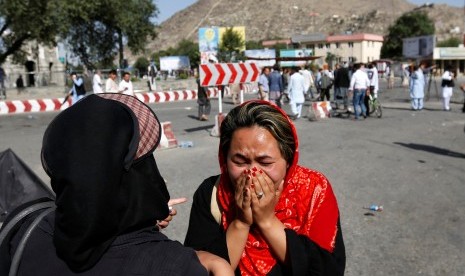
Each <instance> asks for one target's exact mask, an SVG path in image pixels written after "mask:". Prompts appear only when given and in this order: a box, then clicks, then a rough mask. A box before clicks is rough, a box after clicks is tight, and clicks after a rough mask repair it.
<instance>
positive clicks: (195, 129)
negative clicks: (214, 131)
mask: <svg viewBox="0 0 465 276" xmlns="http://www.w3.org/2000/svg"><path fill="white" fill-rule="evenodd" d="M214 126H215V125H207V126H201V127H193V128H186V129H185V130H184V131H185V132H194V131H199V130H209V129H211V128H213V127H214Z"/></svg>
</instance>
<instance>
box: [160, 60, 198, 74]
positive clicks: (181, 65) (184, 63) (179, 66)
mask: <svg viewBox="0 0 465 276" xmlns="http://www.w3.org/2000/svg"><path fill="white" fill-rule="evenodd" d="M190 68H191V65H190V61H189V57H188V56H169V57H160V70H161V71H172V70H190Z"/></svg>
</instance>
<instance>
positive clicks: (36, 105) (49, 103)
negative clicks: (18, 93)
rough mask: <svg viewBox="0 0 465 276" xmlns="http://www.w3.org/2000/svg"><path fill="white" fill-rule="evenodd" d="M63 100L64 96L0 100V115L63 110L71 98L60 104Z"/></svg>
mask: <svg viewBox="0 0 465 276" xmlns="http://www.w3.org/2000/svg"><path fill="white" fill-rule="evenodd" d="M63 100H64V98H57V99H41V100H23V101H20V100H13V101H0V115H5V114H12V113H28V112H46V111H58V110H64V109H66V108H67V107H69V105H70V104H71V99H69V100H67V101H66V102H65V103H64V104H62V102H63Z"/></svg>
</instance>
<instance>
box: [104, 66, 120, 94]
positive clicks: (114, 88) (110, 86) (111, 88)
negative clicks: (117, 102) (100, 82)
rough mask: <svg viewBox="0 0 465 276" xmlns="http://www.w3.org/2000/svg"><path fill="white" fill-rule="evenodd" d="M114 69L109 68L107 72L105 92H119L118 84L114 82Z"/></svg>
mask: <svg viewBox="0 0 465 276" xmlns="http://www.w3.org/2000/svg"><path fill="white" fill-rule="evenodd" d="M115 80H116V70H111V71H110V73H109V74H108V79H107V81H106V83H105V92H106V93H120V91H119V88H118V84H117V83H116V81H115Z"/></svg>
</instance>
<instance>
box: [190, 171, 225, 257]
mask: <svg viewBox="0 0 465 276" xmlns="http://www.w3.org/2000/svg"><path fill="white" fill-rule="evenodd" d="M217 179H218V176H212V177H210V178H207V179H205V180H204V182H203V183H202V184H201V185H200V187H199V188H198V189H197V191H196V192H195V194H194V200H193V202H192V208H191V214H190V218H189V227H188V228H187V234H186V239H185V240H184V245H185V246H189V247H192V248H194V249H195V250H204V251H208V252H210V253H213V254H215V255H217V256H220V257H222V258H223V259H225V260H227V261H228V262H229V255H228V247H227V243H226V233H225V231H224V230H223V228H222V227H221V225H219V224H218V223H217V222H216V220H215V218H214V217H213V215H212V214H211V210H210V204H211V196H212V192H213V186H214V185H215V182H216V180H217Z"/></svg>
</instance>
